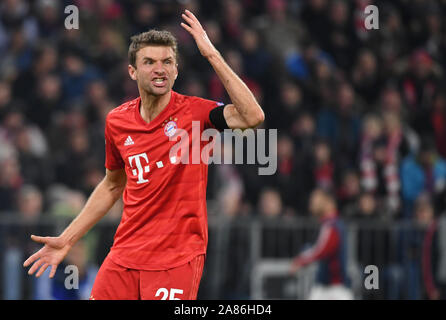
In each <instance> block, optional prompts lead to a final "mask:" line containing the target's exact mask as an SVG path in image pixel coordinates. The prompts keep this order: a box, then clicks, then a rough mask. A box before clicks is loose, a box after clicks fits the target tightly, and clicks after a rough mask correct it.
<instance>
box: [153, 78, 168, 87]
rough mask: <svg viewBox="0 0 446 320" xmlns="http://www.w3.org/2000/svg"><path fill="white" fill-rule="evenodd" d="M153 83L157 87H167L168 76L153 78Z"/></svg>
mask: <svg viewBox="0 0 446 320" xmlns="http://www.w3.org/2000/svg"><path fill="white" fill-rule="evenodd" d="M152 83H153V85H154V86H155V87H160V88H161V87H165V86H166V84H167V78H164V77H159V78H153V79H152Z"/></svg>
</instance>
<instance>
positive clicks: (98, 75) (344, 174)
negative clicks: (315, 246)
mask: <svg viewBox="0 0 446 320" xmlns="http://www.w3.org/2000/svg"><path fill="white" fill-rule="evenodd" d="M71 4H74V5H76V6H77V7H78V8H79V10H80V22H79V29H78V30H76V29H71V30H68V29H66V28H65V27H64V20H65V18H66V17H67V14H66V13H64V8H65V6H67V5H71ZM369 4H374V5H377V6H378V8H379V29H378V30H366V29H365V27H364V19H365V18H366V15H365V14H364V8H365V7H366V6H367V5H369ZM185 8H187V9H189V10H191V11H192V12H194V13H195V14H196V15H197V16H198V18H199V19H200V21H201V22H202V24H203V26H204V28H205V30H206V31H207V34H208V36H209V38H210V40H211V41H212V42H213V43H214V45H215V46H216V47H217V49H218V50H219V51H220V52H221V53H222V55H223V56H224V57H225V59H226V61H227V62H228V64H229V65H230V66H231V67H232V68H233V70H234V71H235V72H236V73H237V74H238V75H240V77H241V78H242V79H243V80H244V81H245V83H246V84H247V85H248V87H249V88H250V89H251V90H252V91H253V93H254V94H255V96H256V98H257V99H258V101H259V103H260V104H261V106H262V107H263V109H264V111H265V115H266V120H265V123H264V124H263V127H264V128H277V129H278V133H279V137H278V148H277V157H278V169H277V173H276V174H275V175H273V176H259V175H258V174H257V168H256V167H255V166H252V165H215V166H214V165H212V166H211V167H210V173H209V174H210V178H209V186H208V190H209V191H208V198H209V200H210V203H212V205H211V206H210V208H211V210H210V214H213V213H214V212H219V213H221V214H223V215H227V216H228V217H234V216H243V215H252V214H254V215H261V216H263V217H267V218H269V217H286V218H293V217H306V216H308V213H307V212H308V208H307V207H308V197H309V194H310V193H311V191H312V190H314V189H315V188H326V189H329V190H331V191H332V192H333V193H335V194H336V196H337V199H338V202H339V214H340V216H341V217H343V218H345V219H370V218H374V219H378V220H382V221H387V222H388V223H391V222H392V221H407V220H409V221H415V222H417V223H419V224H420V225H423V226H429V225H431V224H432V223H433V222H434V221H435V218H436V217H437V216H438V215H440V214H441V213H442V212H443V211H444V210H445V209H446V202H445V199H446V197H445V195H446V162H445V157H446V86H445V82H444V80H445V75H444V70H445V66H446V60H445V55H444V54H442V52H443V53H444V52H445V50H446V32H445V28H446V26H445V24H444V22H443V20H442V17H443V16H444V15H445V14H446V1H441V0H438V1H435V0H424V1H421V0H395V1H390V0H388V1H385V0H382V1H372V0H352V1H342V0H334V1H328V0H308V1H303V0H288V1H285V0H240V1H236V0H218V1H217V0H215V1H205V0H201V1H200V0H177V1H173V0H153V1H140V0H128V1H118V0H71V1H68V0H64V1H63V0H26V1H25V0H3V1H1V3H0V216H7V215H10V214H13V213H14V215H20V217H21V218H22V219H23V220H24V221H35V220H38V219H40V218H41V217H42V216H49V217H51V216H64V217H71V216H75V215H76V214H77V213H78V212H79V211H80V209H81V208H82V206H83V205H84V203H85V201H86V199H87V198H88V195H89V194H90V193H91V191H92V190H93V189H94V187H95V186H96V185H97V184H98V182H99V181H100V180H101V179H102V177H103V176H104V138H103V130H104V119H105V116H106V114H107V113H108V112H109V111H110V110H111V109H113V108H115V107H116V106H118V105H120V104H121V103H123V102H125V101H127V100H130V99H133V98H135V97H137V96H138V91H137V87H136V84H135V83H134V82H133V81H132V80H131V79H130V78H129V76H128V74H127V65H128V61H127V50H128V44H129V38H130V36H131V35H134V34H136V33H139V32H143V31H147V30H149V29H151V28H156V29H167V30H169V31H171V32H172V33H173V34H174V35H175V36H176V37H177V38H178V41H179V52H180V57H179V77H178V79H177V81H176V84H175V87H174V90H176V91H178V92H180V93H183V94H188V95H195V96H200V97H204V98H207V99H213V100H216V101H224V102H226V103H229V102H230V100H229V97H228V96H227V94H226V92H225V90H224V87H223V85H222V84H221V83H220V81H219V79H218V77H217V76H216V75H215V73H214V72H213V70H212V68H211V66H210V65H209V64H208V62H207V61H206V60H205V59H204V58H203V57H201V55H200V53H199V51H198V49H197V48H196V45H195V43H194V41H193V39H192V37H190V35H189V34H188V33H187V32H186V31H185V30H184V29H182V28H181V27H180V25H179V23H180V13H181V11H182V10H184V9H185ZM121 207H122V203H121V202H119V203H117V205H116V206H115V207H114V208H113V210H112V212H111V213H110V215H109V216H108V218H107V219H112V220H113V219H115V220H116V221H119V217H120V213H121ZM426 208H428V209H426ZM34 249H35V248H34Z"/></svg>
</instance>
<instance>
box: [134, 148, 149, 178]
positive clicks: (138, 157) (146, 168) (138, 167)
mask: <svg viewBox="0 0 446 320" xmlns="http://www.w3.org/2000/svg"><path fill="white" fill-rule="evenodd" d="M141 158H144V160H146V164H147V165H146V166H144V167H143V165H142V163H141ZM133 159H134V160H135V166H136V169H132V173H133V175H134V176H138V181H136V183H138V184H140V183H146V182H149V180H147V179H144V173H147V172H149V171H150V166H149V165H148V163H149V158H148V157H147V154H146V153H140V154H136V155H134V156H131V157H129V165H130V167H131V168H133Z"/></svg>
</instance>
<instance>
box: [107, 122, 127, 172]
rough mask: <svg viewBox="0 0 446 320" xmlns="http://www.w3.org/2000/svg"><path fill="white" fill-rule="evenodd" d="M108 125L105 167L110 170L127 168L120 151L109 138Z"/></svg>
mask: <svg viewBox="0 0 446 320" xmlns="http://www.w3.org/2000/svg"><path fill="white" fill-rule="evenodd" d="M108 131H109V130H108V124H107V121H106V124H105V132H104V135H105V167H106V168H107V169H109V170H116V169H122V168H124V167H125V164H124V161H123V160H122V157H121V154H120V153H119V150H118V149H117V148H116V145H115V144H114V142H113V140H112V139H111V137H110V136H109V132H108Z"/></svg>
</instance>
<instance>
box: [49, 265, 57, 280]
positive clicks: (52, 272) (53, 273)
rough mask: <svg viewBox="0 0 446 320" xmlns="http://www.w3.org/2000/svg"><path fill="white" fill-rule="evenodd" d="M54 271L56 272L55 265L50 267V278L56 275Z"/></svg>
mask: <svg viewBox="0 0 446 320" xmlns="http://www.w3.org/2000/svg"><path fill="white" fill-rule="evenodd" d="M56 270H57V264H53V265H51V272H50V278H52V277H54V275H55V274H56Z"/></svg>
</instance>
